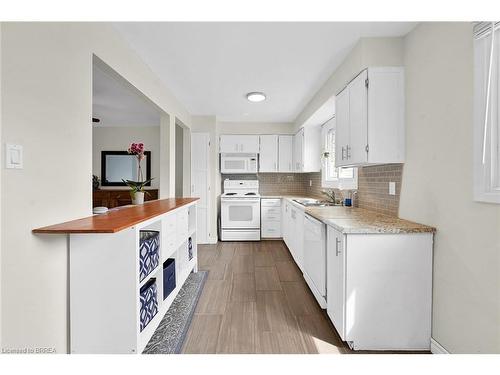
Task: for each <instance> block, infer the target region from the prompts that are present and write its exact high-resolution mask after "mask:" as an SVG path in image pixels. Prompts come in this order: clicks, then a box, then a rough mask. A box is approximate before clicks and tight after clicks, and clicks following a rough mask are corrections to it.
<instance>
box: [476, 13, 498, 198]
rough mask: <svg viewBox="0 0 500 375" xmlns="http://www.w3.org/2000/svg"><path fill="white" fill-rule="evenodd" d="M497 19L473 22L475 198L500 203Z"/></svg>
mask: <svg viewBox="0 0 500 375" xmlns="http://www.w3.org/2000/svg"><path fill="white" fill-rule="evenodd" d="M499 55H500V22H495V23H493V22H481V23H478V24H476V25H475V26H474V148H473V150H474V200H477V201H481V202H492V203H500V121H499V107H500V105H499V104H500V103H499V102H500V58H499Z"/></svg>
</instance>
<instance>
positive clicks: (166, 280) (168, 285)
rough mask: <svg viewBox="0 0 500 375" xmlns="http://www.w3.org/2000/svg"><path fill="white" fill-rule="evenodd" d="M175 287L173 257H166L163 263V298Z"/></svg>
mask: <svg viewBox="0 0 500 375" xmlns="http://www.w3.org/2000/svg"><path fill="white" fill-rule="evenodd" d="M174 289H175V259H174V258H168V259H167V260H166V261H165V262H164V263H163V299H166V298H167V297H168V296H169V295H170V293H172V291H173V290H174Z"/></svg>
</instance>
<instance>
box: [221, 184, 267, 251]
mask: <svg viewBox="0 0 500 375" xmlns="http://www.w3.org/2000/svg"><path fill="white" fill-rule="evenodd" d="M221 241H260V194H259V181H258V180H224V193H223V194H222V195H221Z"/></svg>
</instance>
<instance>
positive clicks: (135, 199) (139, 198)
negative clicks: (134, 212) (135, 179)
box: [130, 191, 144, 204]
mask: <svg viewBox="0 0 500 375" xmlns="http://www.w3.org/2000/svg"><path fill="white" fill-rule="evenodd" d="M130 195H131V196H132V204H143V203H144V192H143V191H137V192H135V194H132V193H131V194H130Z"/></svg>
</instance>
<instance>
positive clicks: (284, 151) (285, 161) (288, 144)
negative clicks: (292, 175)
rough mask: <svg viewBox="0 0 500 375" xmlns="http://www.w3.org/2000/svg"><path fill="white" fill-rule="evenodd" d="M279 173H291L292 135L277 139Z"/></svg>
mask: <svg viewBox="0 0 500 375" xmlns="http://www.w3.org/2000/svg"><path fill="white" fill-rule="evenodd" d="M278 150H279V157H278V162H279V168H278V171H279V172H293V157H292V156H293V135H280V136H279V137H278Z"/></svg>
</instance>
